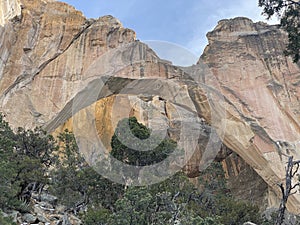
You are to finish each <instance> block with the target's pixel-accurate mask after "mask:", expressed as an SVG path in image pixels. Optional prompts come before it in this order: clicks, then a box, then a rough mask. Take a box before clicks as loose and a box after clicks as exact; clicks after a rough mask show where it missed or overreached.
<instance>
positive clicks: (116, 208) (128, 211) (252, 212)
mask: <svg viewBox="0 0 300 225" xmlns="http://www.w3.org/2000/svg"><path fill="white" fill-rule="evenodd" d="M123 121H125V122H126V123H128V121H130V123H131V127H132V128H134V129H133V130H134V134H135V136H137V137H139V138H147V137H148V136H149V134H150V130H149V129H148V128H147V127H145V126H143V125H142V124H140V123H138V122H137V120H136V119H135V118H130V119H126V120H123ZM120 127H122V121H121V122H120V123H119V126H118V127H117V129H116V131H119V129H120ZM145 134H147V135H145ZM162 142H163V144H162V145H160V146H159V147H158V148H157V149H155V151H156V153H155V154H154V155H151V154H152V153H146V154H150V155H148V157H150V156H151V157H153V158H145V157H144V156H142V160H141V159H140V158H139V156H140V155H139V154H137V152H130V151H128V149H127V148H124V146H122V144H121V143H119V142H118V141H117V140H116V138H115V137H114V138H113V139H112V146H113V149H112V154H115V155H116V156H117V157H120V158H119V160H122V161H124V162H129V163H132V164H133V165H149V164H151V163H156V162H158V161H160V160H163V159H164V157H166V156H167V155H168V154H169V153H170V152H172V151H173V149H174V148H175V147H176V143H175V142H174V141H171V140H167V139H166V140H163V141H162ZM123 150H125V152H126V154H123V153H122V151H123ZM131 154H134V155H131ZM0 156H1V157H0V180H1V185H0V189H1V190H0V207H1V210H2V211H6V210H9V209H17V210H19V211H21V210H22V208H24V207H22V206H23V205H24V202H27V201H28V199H29V198H30V196H31V194H32V193H33V192H35V193H39V192H43V190H45V189H47V192H50V193H51V194H54V195H55V196H56V197H58V201H59V203H60V204H63V205H64V206H65V207H66V211H67V212H72V213H75V214H77V215H78V216H80V217H81V219H82V221H83V223H84V224H86V225H97V224H98V225H100V224H103V225H104V224H108V225H110V224H133V225H143V224H145V225H146V224H164V225H166V224H186V225H189V224H196V225H208V224H209V225H221V224H225V225H227V224H228V225H231V224H232V225H233V224H235V225H236V224H243V223H244V222H246V221H252V222H256V223H258V224H262V223H261V222H262V220H261V217H260V215H259V213H258V208H257V207H255V206H252V205H250V204H248V203H244V202H240V201H236V200H234V198H233V197H232V196H231V195H230V191H229V190H228V189H227V187H226V180H225V178H224V174H223V171H222V167H221V166H220V164H219V163H213V164H212V165H211V166H210V167H209V168H208V169H207V170H206V171H204V172H203V174H201V176H200V178H199V180H198V185H197V186H195V185H193V184H192V183H191V182H190V181H189V179H188V178H187V177H186V176H185V175H184V174H183V173H181V172H179V173H177V174H175V175H174V176H173V177H170V178H169V179H167V180H165V181H164V182H161V183H157V184H154V185H151V186H145V187H125V186H123V185H120V184H115V183H113V182H111V181H110V180H108V179H105V178H103V177H102V176H101V175H99V174H98V173H96V172H95V171H94V170H93V168H91V167H90V166H89V165H88V164H87V163H86V162H85V160H84V158H83V157H82V156H81V154H80V152H79V149H78V147H77V145H76V141H75V138H74V136H73V134H72V133H71V132H69V131H67V130H66V131H65V132H64V133H62V134H60V135H59V136H58V141H57V142H55V141H54V139H53V137H52V136H49V135H47V134H46V133H45V132H44V131H42V130H41V129H35V130H33V131H30V130H24V129H19V130H18V131H17V132H13V131H12V129H11V128H10V127H9V125H8V123H7V122H5V121H4V118H3V116H1V117H0ZM128 159H130V160H128ZM26 210H27V211H30V210H31V208H30V205H29V206H28V208H27V209H26ZM0 223H1V224H12V222H11V220H10V218H7V217H2V216H1V214H0Z"/></svg>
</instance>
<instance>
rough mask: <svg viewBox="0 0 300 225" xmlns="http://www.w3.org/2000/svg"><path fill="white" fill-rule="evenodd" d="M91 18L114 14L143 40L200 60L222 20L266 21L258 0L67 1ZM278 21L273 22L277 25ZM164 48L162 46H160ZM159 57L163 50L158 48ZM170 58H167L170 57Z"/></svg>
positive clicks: (66, 0)
mask: <svg viewBox="0 0 300 225" xmlns="http://www.w3.org/2000/svg"><path fill="white" fill-rule="evenodd" d="M64 2H67V3H69V4H70V5H73V6H74V7H75V8H76V9H78V10H80V11H82V12H83V13H84V15H85V16H86V17H87V18H98V17H100V16H104V15H112V16H114V17H116V18H118V19H119V20H120V21H121V22H122V24H123V25H124V27H127V28H131V29H133V30H134V31H135V32H136V34H137V38H138V39H139V40H141V41H144V42H145V41H146V43H147V41H149V40H151V41H152V42H151V43H152V44H151V43H150V46H151V45H152V47H153V48H155V46H154V45H153V43H155V42H153V40H154V41H162V42H164V43H167V42H169V45H170V46H171V45H172V46H173V47H174V46H175V48H176V47H178V48H183V49H185V50H186V51H189V54H193V55H194V56H195V57H196V58H199V56H200V55H201V53H202V51H203V49H204V47H205V46H206V44H207V39H206V36H205V35H206V33H207V32H208V31H210V30H212V29H213V28H214V27H215V26H216V25H217V22H218V21H219V20H221V19H228V18H233V17H237V16H244V17H248V18H250V19H252V20H253V21H265V17H263V16H261V11H262V9H261V8H259V7H258V0H226V1H225V0H172V1H171V0H89V1H87V0H64ZM275 21H276V20H273V21H270V22H269V23H275ZM157 46H161V45H157ZM155 50H157V51H158V54H159V55H160V56H162V54H163V53H160V49H155ZM167 57H168V56H165V58H167Z"/></svg>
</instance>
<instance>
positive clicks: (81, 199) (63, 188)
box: [50, 130, 124, 218]
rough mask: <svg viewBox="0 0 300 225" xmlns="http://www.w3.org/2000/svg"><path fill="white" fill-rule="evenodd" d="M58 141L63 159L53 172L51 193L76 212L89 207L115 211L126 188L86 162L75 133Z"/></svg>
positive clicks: (60, 136) (61, 136)
mask: <svg viewBox="0 0 300 225" xmlns="http://www.w3.org/2000/svg"><path fill="white" fill-rule="evenodd" d="M58 140H59V142H60V151H59V152H60V154H59V155H60V159H59V161H58V162H57V164H56V166H55V169H54V170H52V171H51V178H52V182H51V186H50V189H51V192H52V193H53V194H54V195H56V196H57V197H58V198H59V201H60V203H61V204H63V205H65V206H66V207H67V209H68V210H73V211H75V212H78V211H80V210H81V209H82V208H84V207H85V206H87V205H89V207H97V208H100V209H101V208H104V209H112V208H113V204H114V202H115V201H116V200H117V199H118V198H119V195H121V194H122V192H123V190H124V188H123V186H122V185H119V184H115V183H113V182H111V181H110V180H108V179H106V178H104V177H102V176H101V175H100V174H98V173H97V172H96V171H95V170H94V169H93V168H92V167H90V166H89V165H88V164H87V163H86V161H85V159H84V157H83V156H82V155H81V153H80V151H79V149H78V146H77V143H76V140H75V137H74V134H73V133H72V132H69V131H68V130H65V131H64V132H63V133H61V134H60V135H59V136H58ZM89 218H91V216H89Z"/></svg>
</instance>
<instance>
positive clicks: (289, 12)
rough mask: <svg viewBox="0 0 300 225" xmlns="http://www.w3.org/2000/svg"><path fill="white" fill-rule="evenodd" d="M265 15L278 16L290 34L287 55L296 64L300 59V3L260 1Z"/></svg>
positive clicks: (286, 0)
mask: <svg viewBox="0 0 300 225" xmlns="http://www.w3.org/2000/svg"><path fill="white" fill-rule="evenodd" d="M258 5H259V6H260V7H263V14H264V15H266V16H267V18H268V19H269V18H271V17H272V16H273V15H277V16H278V17H279V18H280V25H281V27H282V28H283V29H284V30H285V31H286V32H287V33H288V40H289V42H288V45H287V48H286V51H285V54H286V55H290V56H292V57H293V60H294V62H298V61H299V59H300V2H299V1H296V0H259V2H258Z"/></svg>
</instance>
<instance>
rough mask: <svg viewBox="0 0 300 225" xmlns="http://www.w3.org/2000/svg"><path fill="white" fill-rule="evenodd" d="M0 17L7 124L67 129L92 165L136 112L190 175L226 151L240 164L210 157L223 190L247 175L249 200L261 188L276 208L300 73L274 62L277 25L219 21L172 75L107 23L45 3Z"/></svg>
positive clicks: (287, 62)
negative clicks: (178, 152) (181, 158)
mask: <svg viewBox="0 0 300 225" xmlns="http://www.w3.org/2000/svg"><path fill="white" fill-rule="evenodd" d="M21 9H22V10H21ZM0 10H2V11H1V12H2V15H3V16H2V20H1V24H0V25H1V26H0V30H1V36H0V46H1V48H0V58H1V60H0V77H1V80H0V99H1V107H0V108H1V109H0V110H1V111H2V112H4V114H5V115H6V116H7V119H8V120H9V122H10V123H11V124H12V125H13V126H14V127H17V126H23V127H26V128H32V127H34V126H44V128H45V129H47V130H48V131H49V132H54V131H55V130H56V131H55V132H58V131H60V130H62V129H64V128H65V127H67V128H69V129H73V130H74V131H75V132H76V133H77V138H78V141H79V144H80V145H82V146H84V149H85V150H86V151H85V152H84V154H86V156H87V159H88V160H89V161H90V162H92V161H93V160H94V159H95V154H97V153H95V151H94V150H95V149H96V147H99V146H95V145H94V140H96V139H97V138H98V137H100V139H101V141H102V145H103V146H104V148H105V149H107V150H109V141H110V138H111V136H112V133H113V130H114V127H115V126H116V123H117V121H118V120H119V119H121V118H123V117H127V116H128V115H135V116H137V117H138V118H139V120H140V121H144V123H148V125H149V126H150V127H151V128H153V129H154V130H158V131H165V130H166V132H167V133H168V135H169V136H171V137H172V138H175V139H177V140H178V141H179V145H180V146H181V147H182V148H183V149H184V150H185V151H186V158H185V160H186V161H187V162H184V164H186V166H185V169H186V170H187V172H188V174H190V176H196V175H197V173H198V171H199V168H200V169H201V168H204V167H205V166H206V165H207V164H208V163H209V162H210V161H211V160H213V159H214V157H215V155H216V154H217V153H218V152H219V151H220V149H221V148H224V145H225V146H227V147H226V149H231V150H232V151H234V152H235V153H236V154H238V155H239V156H240V157H241V158H239V157H238V156H236V155H235V156H234V155H232V154H231V156H230V157H228V154H225V155H224V156H222V157H221V158H220V160H222V161H223V164H224V168H225V170H226V172H227V174H228V176H229V177H230V178H231V180H232V185H233V187H232V189H234V184H236V183H237V181H238V180H240V179H239V178H238V177H239V176H240V178H241V177H243V176H245V175H244V174H245V173H246V176H250V177H251V178H252V177H254V179H255V182H254V183H252V181H251V180H250V181H249V183H250V184H253V186H252V185H249V187H248V188H249V189H247V190H248V191H249V192H250V195H251V194H252V192H251V190H253V189H256V190H257V189H258V190H261V192H264V191H266V186H265V183H267V184H268V186H269V187H270V190H269V192H270V195H269V197H268V200H269V205H270V206H272V205H275V204H277V202H276V197H275V198H273V197H272V196H276V195H277V196H279V195H280V193H279V190H278V188H277V186H276V184H277V183H278V182H280V181H282V180H283V178H284V165H285V162H286V156H285V155H286V154H292V155H294V156H295V158H296V159H299V158H300V156H299V149H298V148H299V132H300V130H299V124H300V121H299V120H300V105H299V97H300V89H299V87H298V86H299V84H300V78H299V77H300V76H299V75H300V69H299V65H297V64H294V63H292V60H291V59H289V58H286V57H284V56H283V54H282V51H283V49H284V48H285V40H286V35H285V34H284V33H283V32H282V31H280V30H279V29H278V27H276V26H269V25H267V24H264V23H253V22H252V21H251V20H249V19H247V18H235V19H231V20H222V21H220V22H219V23H218V25H217V27H216V28H215V29H214V30H213V31H212V32H210V33H208V35H207V37H208V40H209V45H208V46H207V47H206V49H205V51H204V54H203V55H202V56H201V58H200V60H199V62H198V64H197V65H194V66H191V67H188V68H180V67H176V66H173V65H171V64H169V63H167V62H166V61H164V60H161V59H159V58H158V56H157V55H156V54H155V53H154V52H153V51H152V50H151V49H150V48H149V47H148V46H146V45H144V44H143V43H140V42H139V41H136V38H135V33H134V31H132V30H130V29H127V28H124V27H123V26H122V24H121V23H120V22H119V21H118V20H117V19H116V18H113V17H112V16H104V17H101V18H99V19H95V20H88V19H86V18H85V17H84V16H83V15H82V13H80V12H78V11H76V10H75V9H74V8H73V7H71V6H69V5H67V4H65V3H60V2H55V1H49V0H48V1H40V0H20V3H19V2H18V1H11V2H10V1H8V2H7V4H2V5H1V7H0ZM141 94H143V95H141ZM91 126H92V127H93V128H94V130H92V129H91ZM187 128H189V129H187ZM95 134H97V135H96V136H97V137H96V136H95ZM216 134H218V135H216ZM86 140H88V141H86ZM221 141H222V142H221ZM103 146H102V147H103ZM222 146H223V147H222ZM190 149H192V150H193V151H190ZM235 157H237V158H235ZM249 166H250V167H251V168H252V169H251V168H250V167H249ZM253 169H254V170H255V171H256V172H254V171H253ZM245 171H248V172H245ZM253 174H254V175H253ZM257 174H259V176H260V177H261V178H262V179H263V180H261V178H260V177H258V176H257ZM243 182H244V183H245V180H244V181H243ZM236 186H238V185H236ZM246 186H247V185H244V187H246ZM257 187H259V188H257ZM261 192H260V193H261ZM237 195H239V190H237ZM240 195H241V194H240ZM242 195H245V194H242ZM260 197H262V196H260ZM274 201H275V202H274ZM299 201H300V196H299V195H298V194H297V195H293V196H292V197H291V198H290V201H289V204H288V207H289V209H290V210H291V211H292V212H295V213H300V211H299V207H298V205H299V203H300V202H299Z"/></svg>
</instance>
